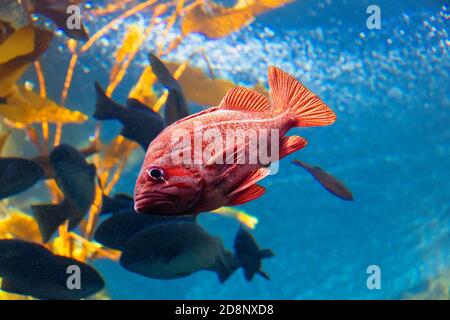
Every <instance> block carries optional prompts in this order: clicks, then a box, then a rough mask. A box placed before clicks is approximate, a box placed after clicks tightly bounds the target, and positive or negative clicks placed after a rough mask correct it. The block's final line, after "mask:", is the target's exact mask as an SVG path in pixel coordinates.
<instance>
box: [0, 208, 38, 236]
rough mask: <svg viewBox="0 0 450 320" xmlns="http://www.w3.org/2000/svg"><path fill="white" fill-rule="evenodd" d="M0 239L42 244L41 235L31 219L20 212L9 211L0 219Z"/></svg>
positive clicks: (35, 223)
mask: <svg viewBox="0 0 450 320" xmlns="http://www.w3.org/2000/svg"><path fill="white" fill-rule="evenodd" d="M0 239H22V240H26V241H32V242H42V237H41V233H40V232H39V227H38V224H37V222H36V221H35V220H34V218H33V217H31V216H29V215H27V214H25V213H22V212H20V211H15V210H13V211H11V212H9V213H8V215H7V216H6V218H4V219H0Z"/></svg>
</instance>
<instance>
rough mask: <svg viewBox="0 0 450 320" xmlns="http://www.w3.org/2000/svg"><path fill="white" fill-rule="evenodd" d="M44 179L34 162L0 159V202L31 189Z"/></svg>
mask: <svg viewBox="0 0 450 320" xmlns="http://www.w3.org/2000/svg"><path fill="white" fill-rule="evenodd" d="M44 177H45V174H44V170H43V169H42V168H41V166H40V165H39V164H37V163H36V162H35V161H32V160H28V159H23V158H0V179H1V181H2V183H1V185H0V200H1V199H5V198H8V197H10V196H13V195H15V194H18V193H21V192H23V191H25V190H27V189H29V188H31V187H32V186H33V185H34V184H36V183H37V182H38V181H39V180H41V179H44Z"/></svg>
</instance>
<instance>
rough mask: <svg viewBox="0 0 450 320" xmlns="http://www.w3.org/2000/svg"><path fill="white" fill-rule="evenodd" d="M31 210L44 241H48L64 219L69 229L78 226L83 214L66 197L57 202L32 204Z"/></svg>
mask: <svg viewBox="0 0 450 320" xmlns="http://www.w3.org/2000/svg"><path fill="white" fill-rule="evenodd" d="M31 211H32V213H33V216H34V218H35V219H36V222H37V224H38V226H39V231H40V233H41V236H42V240H43V241H44V242H48V241H49V240H50V239H51V237H52V236H53V234H54V233H55V232H56V230H57V229H58V227H59V226H60V225H62V224H63V223H64V222H65V221H66V220H69V230H72V229H74V228H76V226H78V224H79V223H80V222H81V220H82V219H83V216H84V212H80V211H78V210H77V209H76V208H75V207H74V205H72V204H71V203H70V202H69V201H67V200H66V199H64V200H63V201H62V202H60V203H58V204H36V205H32V206H31Z"/></svg>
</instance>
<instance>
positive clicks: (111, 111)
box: [94, 82, 123, 120]
mask: <svg viewBox="0 0 450 320" xmlns="http://www.w3.org/2000/svg"><path fill="white" fill-rule="evenodd" d="M95 94H96V102H95V113H94V118H95V119H97V120H113V119H117V118H118V116H119V110H120V109H121V108H123V107H122V106H121V105H119V104H117V103H116V102H114V101H113V100H112V99H111V98H109V97H108V96H107V95H106V93H105V91H104V90H103V88H102V86H101V85H100V84H99V83H98V82H95Z"/></svg>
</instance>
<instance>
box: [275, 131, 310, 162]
mask: <svg viewBox="0 0 450 320" xmlns="http://www.w3.org/2000/svg"><path fill="white" fill-rule="evenodd" d="M307 143H308V142H307V141H306V139H305V138H302V137H299V136H290V137H282V138H281V141H280V160H281V159H283V158H284V157H286V156H287V155H289V154H291V153H293V152H295V151H297V150H300V149H302V148H304V147H305V146H306V145H307Z"/></svg>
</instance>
